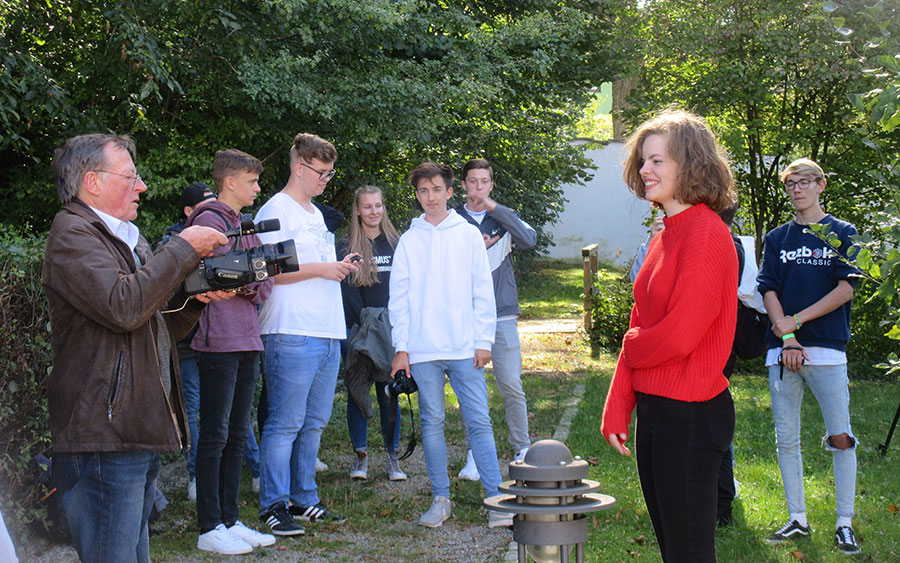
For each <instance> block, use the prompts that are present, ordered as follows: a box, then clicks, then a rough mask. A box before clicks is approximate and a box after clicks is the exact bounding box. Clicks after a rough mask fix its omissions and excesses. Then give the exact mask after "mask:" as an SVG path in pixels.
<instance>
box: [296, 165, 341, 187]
mask: <svg viewBox="0 0 900 563" xmlns="http://www.w3.org/2000/svg"><path fill="white" fill-rule="evenodd" d="M299 162H300V164H301V165H302V166H305V167H307V168H309V169H310V170H312V171H313V172H315V173H316V174H318V175H319V180H325V181H326V182H327V181H328V180H331V179H332V178H334V175H335V174H337V170H335V169H334V168H332V169H331V170H328V171H327V172H322V171H321V170H316V169H315V168H313V167H312V166H310V165H309V164H306V163H305V162H303V161H299Z"/></svg>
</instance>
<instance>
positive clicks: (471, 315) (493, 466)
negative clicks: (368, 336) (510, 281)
mask: <svg viewBox="0 0 900 563" xmlns="http://www.w3.org/2000/svg"><path fill="white" fill-rule="evenodd" d="M409 183H410V184H411V185H412V186H413V187H414V188H415V191H416V199H418V200H419V203H420V204H421V205H422V209H424V211H425V213H424V214H423V215H421V216H420V217H418V218H416V219H413V221H412V224H411V225H410V228H409V230H408V231H406V233H404V234H403V236H401V237H400V241H399V242H398V243H397V249H396V251H395V253H394V262H393V265H392V270H391V282H390V301H389V303H388V311H389V313H390V319H391V325H392V326H393V328H392V330H391V339H392V340H393V344H394V349H395V350H396V351H397V353H396V354H395V356H394V360H393V362H392V365H391V375H392V376H393V375H394V374H396V373H397V372H398V371H399V370H401V369H402V370H406V372H407V373H409V374H411V375H412V376H413V378H414V379H415V380H416V383H417V384H418V386H419V412H420V416H421V421H422V447H423V449H424V451H425V464H426V466H427V469H428V479H429V481H430V482H431V492H432V495H433V497H434V502H433V504H432V505H431V508H429V509H428V511H427V512H426V513H425V514H423V515H422V517H421V518H419V524H420V525H422V526H426V527H428V528H436V527H438V526H440V525H441V524H443V523H444V521H445V520H446V519H447V518H449V517H450V498H449V497H450V477H449V475H448V474H447V444H446V441H445V438H444V374H445V373H446V374H447V376H449V378H450V385H451V387H453V391H454V392H455V393H456V396H457V398H458V399H459V403H460V410H461V411H462V415H463V417H465V420H466V424H468V426H469V432H470V436H471V440H472V452H473V453H474V455H475V463H476V466H477V468H478V474H479V475H480V476H481V484H482V486H483V487H484V492H485V495H486V496H488V497H490V496H494V495H496V494H497V487H498V485H499V484H500V468H499V466H498V464H497V449H496V446H495V444H494V432H493V428H492V427H491V418H490V413H489V411H488V399H487V386H486V385H485V381H484V365H485V364H486V363H488V362H489V361H490V360H491V344H492V343H493V341H494V332H495V329H496V323H497V313H496V306H495V303H494V288H493V281H492V279H491V268H490V265H489V263H488V259H487V252H486V251H485V246H484V238H483V237H482V236H481V233H480V232H479V231H478V229H477V228H476V227H474V226H472V225H470V224H469V223H468V222H466V221H465V220H464V219H463V218H462V217H460V216H459V215H458V214H457V213H456V212H455V211H453V210H452V209H449V210H448V209H447V201H448V200H449V199H450V196H452V195H453V188H452V185H453V172H452V170H451V169H450V168H449V167H447V166H443V165H439V164H435V163H433V162H426V163H424V164H421V165H419V166H418V167H417V168H416V169H415V170H413V171H412V172H411V173H410V175H409ZM510 525H512V518H511V515H510V514H509V513H503V512H495V511H489V518H488V526H489V527H492V528H493V527H497V526H510Z"/></svg>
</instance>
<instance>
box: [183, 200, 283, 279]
mask: <svg viewBox="0 0 900 563" xmlns="http://www.w3.org/2000/svg"><path fill="white" fill-rule="evenodd" d="M280 228H281V223H280V222H279V221H278V219H267V220H265V221H260V222H259V223H254V222H253V219H252V218H251V216H250V215H245V216H244V217H243V219H242V221H241V225H240V227H236V228H234V229H230V230H228V231H225V232H224V233H223V234H224V235H225V236H227V237H238V238H237V239H236V241H235V248H233V249H232V250H231V251H229V252H228V253H227V254H222V255H221V256H210V257H208V258H204V259H202V260H200V266H199V267H198V268H197V269H196V270H194V271H193V272H191V273H190V274H188V276H187V277H186V278H184V291H185V293H186V294H187V295H195V294H197V293H205V292H207V291H214V290H217V289H235V288H239V287H244V286H245V285H247V284H250V283H253V282H259V281H265V280H267V279H268V278H270V277H272V276H275V275H277V274H283V273H287V272H296V271H297V270H299V269H300V264H299V262H298V260H297V250H296V248H295V247H294V241H293V240H283V241H281V242H277V243H275V244H263V245H261V246H254V247H253V248H247V249H243V248H241V238H240V237H242V236H245V235H252V234H254V233H268V232H271V231H277V230H278V229H280Z"/></svg>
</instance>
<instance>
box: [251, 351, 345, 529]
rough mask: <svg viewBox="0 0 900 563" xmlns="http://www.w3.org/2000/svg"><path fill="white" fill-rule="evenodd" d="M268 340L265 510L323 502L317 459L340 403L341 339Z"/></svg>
mask: <svg viewBox="0 0 900 563" xmlns="http://www.w3.org/2000/svg"><path fill="white" fill-rule="evenodd" d="M262 339H263V345H264V346H265V348H266V351H265V354H264V356H263V372H264V377H265V382H266V396H267V399H268V416H267V417H266V420H265V425H264V427H263V429H262V439H261V440H260V442H261V444H260V462H261V467H260V491H259V504H260V508H261V513H265V512H266V511H267V510H268V509H269V508H271V507H272V505H274V504H275V503H282V502H287V501H288V500H290V501H291V502H293V503H294V504H297V505H300V506H310V505H313V504H316V503H318V502H319V494H318V490H317V487H316V457H318V455H319V441H320V440H321V438H322V430H323V429H324V428H325V425H326V424H328V420H329V419H330V418H331V409H332V407H333V405H334V386H335V383H336V382H337V372H338V366H339V364H340V349H339V343H340V341H339V340H337V339H332V338H316V337H313V336H299V335H293V334H265V335H263V337H262Z"/></svg>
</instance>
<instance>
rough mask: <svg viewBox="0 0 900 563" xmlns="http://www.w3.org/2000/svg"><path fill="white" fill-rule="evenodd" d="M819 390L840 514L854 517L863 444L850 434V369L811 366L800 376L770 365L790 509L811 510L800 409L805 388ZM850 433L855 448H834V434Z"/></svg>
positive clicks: (777, 438) (780, 459)
mask: <svg viewBox="0 0 900 563" xmlns="http://www.w3.org/2000/svg"><path fill="white" fill-rule="evenodd" d="M804 384H806V385H807V386H809V389H810V390H811V391H812V392H813V395H814V396H815V398H816V401H817V402H818V403H819V409H820V410H821V411H822V418H823V419H825V437H824V438H823V439H822V441H823V444H824V446H825V449H826V450H828V451H830V452H831V454H832V466H833V469H834V492H835V502H836V509H835V512H837V515H838V516H843V517H848V518H849V517H852V516H853V513H854V509H853V505H854V499H855V497H856V447H857V445H858V442H857V440H856V437H855V436H854V435H853V432H852V431H851V430H850V389H849V388H848V386H847V385H848V379H847V365H846V364H841V365H831V366H809V365H805V366H803V367H802V368H800V371H799V372H798V373H794V372H791V371H788V369H787V368H785V369H784V374H783V379H782V378H781V367H780V366H778V365H774V366H769V393H770V394H771V396H772V416H773V417H774V419H775V442H776V444H777V448H778V466H779V467H780V468H781V479H782V481H783V482H784V496H785V498H786V500H787V507H788V511H789V512H791V513H800V512H806V501H805V496H804V492H803V458H802V455H801V453H800V407H801V404H802V403H803V386H804ZM845 433H846V434H847V435H848V436H850V439H851V440H852V441H853V446H852V447H851V448H849V449H846V450H841V449H838V448H835V447H834V446H832V445H831V444H830V443H829V441H828V437H829V436H838V435H840V434H845Z"/></svg>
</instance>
